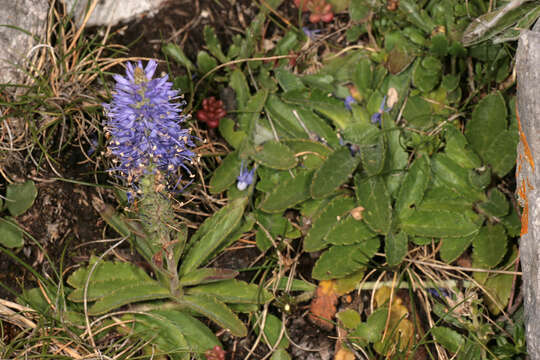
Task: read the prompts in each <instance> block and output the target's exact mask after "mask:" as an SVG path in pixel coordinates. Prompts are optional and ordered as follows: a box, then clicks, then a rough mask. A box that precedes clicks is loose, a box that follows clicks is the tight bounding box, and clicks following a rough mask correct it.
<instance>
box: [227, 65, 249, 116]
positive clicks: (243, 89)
mask: <svg viewBox="0 0 540 360" xmlns="http://www.w3.org/2000/svg"><path fill="white" fill-rule="evenodd" d="M230 76H231V80H230V81H229V86H230V87H232V88H233V89H234V92H235V93H236V103H237V106H238V109H244V107H245V106H246V104H247V102H248V100H249V97H250V93H249V85H248V83H247V80H246V77H245V75H244V73H243V72H242V70H240V69H238V68H236V69H234V70H233V72H232V73H231V75H230Z"/></svg>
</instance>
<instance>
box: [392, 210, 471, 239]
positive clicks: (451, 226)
mask: <svg viewBox="0 0 540 360" xmlns="http://www.w3.org/2000/svg"><path fill="white" fill-rule="evenodd" d="M401 227H402V229H403V231H405V232H406V233H407V234H409V235H412V236H424V237H442V238H449V237H452V238H455V237H463V236H468V235H472V234H475V233H476V232H478V229H479V227H480V226H479V225H478V224H476V223H474V222H473V221H472V220H471V219H469V218H468V217H466V215H464V214H463V213H460V212H454V211H448V210H431V209H430V210H424V209H417V210H415V211H414V212H413V213H412V214H411V215H410V216H409V217H407V218H405V219H402V224H401Z"/></svg>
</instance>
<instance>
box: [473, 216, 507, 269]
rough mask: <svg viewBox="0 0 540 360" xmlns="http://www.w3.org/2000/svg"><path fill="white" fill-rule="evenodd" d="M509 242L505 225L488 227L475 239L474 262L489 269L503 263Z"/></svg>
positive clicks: (481, 230)
mask: <svg viewBox="0 0 540 360" xmlns="http://www.w3.org/2000/svg"><path fill="white" fill-rule="evenodd" d="M507 243H508V240H507V236H506V231H505V230H504V227H503V225H501V224H497V225H487V226H484V227H483V228H482V229H480V232H479V233H478V234H477V235H476V236H475V237H474V239H473V260H474V262H475V263H480V264H482V265H484V266H486V267H488V268H493V267H495V266H497V264H498V263H500V262H501V260H502V259H503V257H504V255H505V254H506V246H507Z"/></svg>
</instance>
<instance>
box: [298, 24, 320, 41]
mask: <svg viewBox="0 0 540 360" xmlns="http://www.w3.org/2000/svg"><path fill="white" fill-rule="evenodd" d="M302 31H303V32H304V34H305V35H306V36H307V37H308V38H310V39H311V40H315V38H316V37H317V35H319V33H320V32H321V30H320V29H316V30H310V29H309V28H308V27H306V26H304V27H303V28H302Z"/></svg>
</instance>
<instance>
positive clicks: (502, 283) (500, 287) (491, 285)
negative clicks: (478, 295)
mask: <svg viewBox="0 0 540 360" xmlns="http://www.w3.org/2000/svg"><path fill="white" fill-rule="evenodd" d="M517 256H518V252H517V249H516V248H514V249H513V251H512V256H510V257H509V259H508V261H507V262H506V263H505V264H503V266H502V268H503V269H505V268H506V269H507V268H508V267H509V266H511V265H512V264H514V263H515V261H516V257H517ZM513 282H514V275H512V274H496V275H493V276H490V277H489V278H488V279H487V280H486V282H485V284H484V287H485V289H486V290H487V291H488V292H489V293H490V295H491V296H492V297H493V298H494V300H495V302H494V301H493V300H492V299H491V297H489V296H487V295H486V294H484V301H485V302H486V305H487V307H488V309H489V311H490V312H491V313H492V314H493V315H499V314H500V313H501V311H503V310H504V309H505V308H506V306H507V305H508V301H509V299H510V295H511V294H512V283H513Z"/></svg>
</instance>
